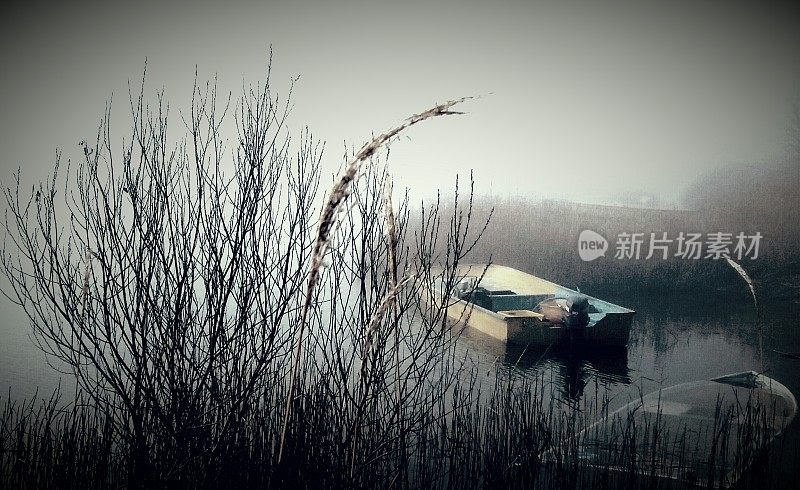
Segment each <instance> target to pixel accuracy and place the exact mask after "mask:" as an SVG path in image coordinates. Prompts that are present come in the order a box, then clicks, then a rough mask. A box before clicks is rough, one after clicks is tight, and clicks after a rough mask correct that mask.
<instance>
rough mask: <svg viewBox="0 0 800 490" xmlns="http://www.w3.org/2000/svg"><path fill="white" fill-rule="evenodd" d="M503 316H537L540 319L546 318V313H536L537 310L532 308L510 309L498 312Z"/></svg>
mask: <svg viewBox="0 0 800 490" xmlns="http://www.w3.org/2000/svg"><path fill="white" fill-rule="evenodd" d="M497 313H498V314H499V315H500V316H502V317H503V318H537V319H539V320H542V319H544V315H542V314H541V313H536V312H535V311H531V310H508V311H498V312H497Z"/></svg>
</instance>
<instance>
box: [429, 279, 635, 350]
mask: <svg viewBox="0 0 800 490" xmlns="http://www.w3.org/2000/svg"><path fill="white" fill-rule="evenodd" d="M433 274H434V276H435V275H436V271H434V272H433ZM455 274H456V278H455V281H451V284H454V287H452V288H450V290H449V291H447V290H446V289H448V287H447V286H446V285H445V284H444V281H443V280H442V278H441V277H437V278H436V279H435V280H434V281H436V284H433V285H431V287H430V288H429V289H427V290H426V291H427V293H423V299H427V300H428V301H430V298H425V295H426V294H427V295H435V296H437V298H436V299H435V301H436V302H438V303H439V304H442V305H443V307H444V308H446V309H447V317H448V319H449V320H450V321H451V322H453V323H456V324H462V325H465V326H466V327H468V328H471V329H474V330H477V331H479V332H482V333H483V334H486V335H489V336H490V337H493V338H495V339H498V340H501V341H504V342H509V343H512V344H519V345H530V344H533V345H553V344H557V343H562V342H574V341H586V342H588V343H589V344H590V345H591V344H597V345H605V346H625V345H627V343H628V337H629V334H630V327H631V321H632V318H633V314H634V311H633V310H629V309H627V308H623V307H621V306H617V305H614V304H611V303H609V302H607V301H602V300H600V299H597V298H594V297H591V296H587V295H584V294H581V293H580V292H579V291H574V290H572V289H569V288H565V287H564V286H560V285H558V284H555V283H552V282H550V281H546V280H544V279H541V278H539V277H536V276H533V275H531V274H527V273H525V272H521V271H518V270H516V269H512V268H511V267H505V266H501V265H495V264H492V265H486V264H468V265H460V266H459V267H458V268H457V269H456V271H455Z"/></svg>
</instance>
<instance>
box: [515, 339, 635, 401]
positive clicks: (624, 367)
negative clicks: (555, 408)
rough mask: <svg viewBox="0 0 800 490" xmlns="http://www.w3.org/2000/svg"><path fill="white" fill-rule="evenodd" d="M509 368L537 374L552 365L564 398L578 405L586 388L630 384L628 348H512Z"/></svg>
mask: <svg viewBox="0 0 800 490" xmlns="http://www.w3.org/2000/svg"><path fill="white" fill-rule="evenodd" d="M504 363H505V364H506V365H508V366H511V367H515V368H517V369H522V370H528V371H530V370H536V369H540V368H541V367H542V366H544V365H548V366H550V367H551V369H552V370H553V371H554V374H555V375H556V376H557V377H558V378H561V381H562V386H561V393H562V397H563V399H564V400H566V401H578V400H580V399H581V396H582V395H583V392H584V389H585V388H586V386H587V385H588V384H589V383H590V382H591V381H593V380H597V381H598V383H599V384H600V385H606V384H609V383H615V384H625V385H627V384H630V383H631V379H630V377H629V376H628V374H629V370H628V349H627V347H615V348H609V347H598V346H591V345H585V344H583V343H582V344H578V345H572V346H553V347H551V348H550V349H547V348H542V347H539V346H528V348H527V349H526V348H524V347H521V346H508V348H507V349H506V354H505V357H504Z"/></svg>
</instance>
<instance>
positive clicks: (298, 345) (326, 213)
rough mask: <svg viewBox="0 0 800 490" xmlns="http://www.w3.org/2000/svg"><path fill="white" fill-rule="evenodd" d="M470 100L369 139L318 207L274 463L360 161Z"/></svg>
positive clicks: (423, 114) (445, 106)
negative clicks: (314, 305)
mask: <svg viewBox="0 0 800 490" xmlns="http://www.w3.org/2000/svg"><path fill="white" fill-rule="evenodd" d="M471 98H472V97H462V98H460V99H457V100H451V101H448V102H445V103H444V104H440V105H437V106H435V107H432V108H431V109H428V110H427V111H424V112H421V113H419V114H415V115H413V116H411V117H409V118H408V119H406V120H405V121H404V122H403V124H401V125H399V126H397V127H395V128H392V129H390V130H389V131H387V132H385V133H382V134H379V135H378V136H376V137H374V138H372V140H371V141H370V142H369V143H367V144H365V145H364V146H363V147H362V148H361V150H359V151H358V153H356V155H355V157H354V158H353V160H352V161H350V163H348V164H347V166H346V167H345V169H344V172H342V175H341V177H339V180H338V181H337V182H336V184H334V186H333V188H332V189H331V191H330V194H329V195H328V199H327V201H326V202H325V205H324V206H323V207H322V213H321V215H320V220H319V227H318V228H317V234H316V237H315V239H314V247H313V249H312V252H311V269H310V270H309V274H308V284H307V285H306V297H305V301H304V303H303V309H302V310H301V313H300V325H299V327H298V332H297V338H296V340H295V345H294V354H293V358H294V362H293V365H292V370H291V373H290V379H289V393H288V398H287V401H286V410H285V412H284V416H283V429H282V430H281V443H280V447H279V449H278V463H280V462H281V459H282V457H283V445H284V442H285V440H286V430H287V428H288V425H289V416H290V415H291V410H292V408H291V407H292V399H293V398H294V388H295V382H296V379H297V373H298V371H299V370H300V356H301V354H302V343H303V331H304V329H305V324H306V318H307V317H308V309H309V308H310V307H311V301H312V298H313V295H314V289H315V288H316V286H317V282H318V281H319V271H320V268H321V267H322V265H323V259H324V257H325V253H326V252H327V249H328V246H329V244H330V237H331V231H332V230H333V228H334V226H335V224H336V220H337V216H338V214H339V211H340V210H341V209H342V205H343V204H344V202H345V201H346V200H347V198H348V197H349V196H350V194H351V192H352V189H351V188H352V185H353V182H354V181H355V180H356V178H357V176H358V171H359V169H360V168H361V165H362V164H363V163H364V161H366V160H367V159H369V157H371V156H372V155H374V154H375V152H376V151H377V150H378V149H379V148H380V147H381V146H383V145H384V144H385V143H386V142H387V141H389V140H391V139H392V138H394V137H395V136H397V135H398V134H399V133H400V132H401V131H403V130H405V129H407V128H409V127H411V126H413V125H415V124H417V123H419V122H422V121H424V120H426V119H430V118H432V117H438V116H449V115H453V114H463V113H462V112H458V111H453V110H451V108H452V107H453V106H454V105H456V104H459V103H461V102H464V101H465V100H468V99H471Z"/></svg>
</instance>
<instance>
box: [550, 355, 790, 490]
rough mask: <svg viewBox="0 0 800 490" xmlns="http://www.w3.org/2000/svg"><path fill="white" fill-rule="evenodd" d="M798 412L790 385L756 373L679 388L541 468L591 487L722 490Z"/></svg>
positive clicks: (631, 410)
mask: <svg viewBox="0 0 800 490" xmlns="http://www.w3.org/2000/svg"><path fill="white" fill-rule="evenodd" d="M796 413H797V400H796V399H795V397H794V395H792V393H791V391H789V389H788V388H786V386H784V385H782V384H781V383H779V382H778V381H776V380H774V379H772V378H768V377H767V376H764V375H762V374H758V373H755V372H752V371H749V372H742V373H735V374H730V375H726V376H722V377H719V378H714V379H711V380H709V381H695V382H690V383H681V384H678V385H675V386H671V387H669V388H664V389H661V390H659V391H656V392H654V393H651V394H649V395H647V396H644V397H641V398H640V397H637V399H636V400H635V401H633V402H631V403H629V404H627V405H625V406H623V407H622V408H620V409H619V410H617V411H615V412H613V413H612V414H610V415H608V416H607V417H605V418H603V419H601V420H599V421H598V422H596V423H594V424H593V425H591V426H589V427H588V428H587V429H585V430H583V431H580V432H579V433H578V434H576V435H575V437H573V438H572V439H569V440H567V441H566V442H564V443H562V444H560V445H558V446H557V447H555V448H553V449H551V450H549V451H547V452H546V453H544V454H543V455H542V457H541V461H542V462H543V463H544V464H545V465H546V466H547V465H548V463H550V466H551V467H552V466H553V465H552V463H553V462H557V463H558V464H557V466H559V467H560V468H562V471H564V469H567V468H571V469H568V470H567V471H570V472H572V475H571V477H572V478H576V477H577V478H579V479H581V480H583V482H584V483H587V484H588V485H589V487H591V486H592V483H591V482H592V481H595V479H596V478H597V477H598V475H601V474H602V475H603V476H601V477H600V478H603V479H605V481H607V482H608V481H614V482H615V484H616V483H623V482H627V483H634V482H635V481H636V480H637V479H638V482H639V483H643V482H644V483H646V482H648V481H649V483H650V484H651V485H653V484H655V482H656V480H657V481H660V482H665V481H666V482H673V483H675V484H677V485H678V486H681V487H683V486H685V485H687V484H688V485H699V486H702V487H706V488H719V487H723V488H724V487H728V486H731V485H733V484H735V483H736V482H737V480H739V478H740V477H741V476H742V474H743V472H744V471H745V470H746V469H747V468H749V467H750V466H751V465H753V463H754V462H755V461H758V460H759V459H758V458H760V457H762V456H763V455H764V452H765V451H764V450H765V449H766V448H767V446H768V445H769V444H770V443H771V442H772V441H773V440H774V439H775V438H776V437H778V436H779V435H780V434H781V433H783V431H784V430H785V429H786V427H787V426H788V425H789V424H790V423H791V421H792V419H794V416H795V414H796ZM586 470H589V471H586ZM576 472H582V473H581V474H580V475H578V476H576ZM551 477H552V475H551Z"/></svg>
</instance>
